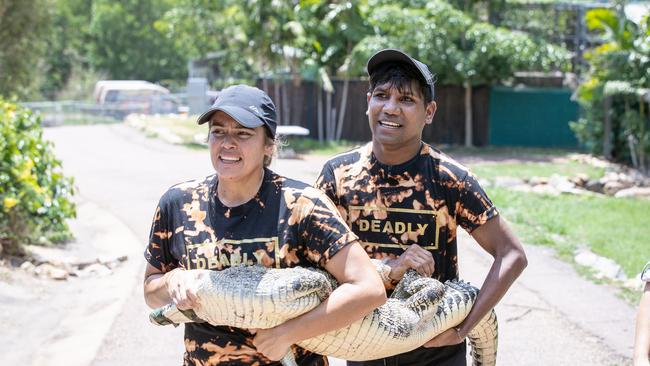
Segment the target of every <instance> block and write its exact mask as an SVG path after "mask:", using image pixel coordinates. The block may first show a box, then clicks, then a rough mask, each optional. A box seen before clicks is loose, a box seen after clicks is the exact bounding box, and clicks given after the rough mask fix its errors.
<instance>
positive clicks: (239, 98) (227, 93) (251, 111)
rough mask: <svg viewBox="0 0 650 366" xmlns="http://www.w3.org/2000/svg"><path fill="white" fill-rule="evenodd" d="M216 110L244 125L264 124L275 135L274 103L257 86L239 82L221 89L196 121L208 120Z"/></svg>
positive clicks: (252, 126)
mask: <svg viewBox="0 0 650 366" xmlns="http://www.w3.org/2000/svg"><path fill="white" fill-rule="evenodd" d="M216 111H222V112H224V113H226V114H228V115H229V116H230V117H232V118H234V119H235V121H237V122H239V124H240V125H242V126H244V127H248V128H255V127H259V126H266V128H268V129H269V132H271V135H272V136H273V137H275V130H276V128H277V126H278V122H277V121H276V118H277V117H276V116H277V114H276V113H275V104H273V101H272V100H271V98H270V97H269V96H268V95H267V94H266V93H265V92H264V91H262V90H260V89H258V88H255V87H252V86H248V85H243V84H240V85H233V86H229V87H227V88H225V89H223V90H221V91H220V92H219V96H218V97H217V100H215V101H214V104H212V107H210V109H208V110H207V111H205V112H203V114H202V115H201V116H199V119H198V120H197V123H198V124H203V123H205V122H208V121H209V120H210V118H212V114H214V112H216Z"/></svg>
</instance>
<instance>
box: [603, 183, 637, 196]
mask: <svg viewBox="0 0 650 366" xmlns="http://www.w3.org/2000/svg"><path fill="white" fill-rule="evenodd" d="M632 185H633V184H632V183H631V182H625V181H616V180H615V181H608V182H607V183H605V185H604V186H603V193H605V194H606V195H608V196H613V195H615V194H616V192H618V191H620V190H623V189H626V188H630V187H632Z"/></svg>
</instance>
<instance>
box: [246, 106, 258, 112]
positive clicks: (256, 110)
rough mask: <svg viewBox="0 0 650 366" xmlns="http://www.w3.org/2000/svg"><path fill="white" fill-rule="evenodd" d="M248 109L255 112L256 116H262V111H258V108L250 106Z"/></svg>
mask: <svg viewBox="0 0 650 366" xmlns="http://www.w3.org/2000/svg"><path fill="white" fill-rule="evenodd" d="M248 109H250V110H252V111H253V112H255V113H256V114H260V110H259V109H257V107H256V106H254V105H249V106H248Z"/></svg>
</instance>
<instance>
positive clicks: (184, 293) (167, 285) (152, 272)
mask: <svg viewBox="0 0 650 366" xmlns="http://www.w3.org/2000/svg"><path fill="white" fill-rule="evenodd" d="M200 274H201V272H200V271H193V270H184V269H182V268H175V269H173V270H171V271H169V272H162V271H161V270H159V269H158V268H156V267H154V266H152V265H151V264H150V263H147V269H146V270H145V273H144V301H145V302H146V303H147V305H149V307H151V308H157V307H161V306H164V305H167V304H169V303H170V302H173V303H174V304H176V307H177V308H179V309H181V310H187V309H191V308H193V307H195V306H196V305H198V303H199V302H198V301H199V299H198V297H197V296H196V289H195V284H196V283H197V282H198V281H197V280H198V279H199V278H198V276H200Z"/></svg>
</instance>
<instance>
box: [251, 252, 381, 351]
mask: <svg viewBox="0 0 650 366" xmlns="http://www.w3.org/2000/svg"><path fill="white" fill-rule="evenodd" d="M325 269H326V270H327V271H328V272H329V273H331V274H332V276H334V278H336V280H337V281H338V282H339V283H340V285H339V287H338V288H336V289H335V290H334V291H333V292H332V293H331V294H330V296H329V297H328V298H327V299H326V300H325V301H323V302H322V303H321V304H320V305H319V306H317V307H316V308H314V309H313V310H311V311H310V312H308V313H305V314H303V315H301V316H299V317H297V318H294V319H291V320H289V321H287V322H285V323H283V324H281V325H279V326H277V327H274V328H270V329H259V330H256V335H255V339H254V340H253V344H254V345H255V347H257V350H258V352H260V353H262V354H264V355H265V356H266V357H267V358H269V359H271V360H279V359H281V358H282V357H284V355H286V354H287V352H288V350H289V347H290V346H291V345H292V344H295V343H298V342H300V341H302V340H305V339H309V338H313V337H315V336H317V335H319V334H323V333H326V332H329V331H332V330H336V329H339V328H342V327H344V326H346V325H349V324H351V323H353V322H355V321H357V320H359V319H361V318H363V317H364V316H365V315H367V314H368V313H370V312H371V311H372V310H374V309H375V308H377V307H379V306H381V305H382V304H383V303H384V302H386V291H385V290H384V285H383V283H382V281H381V279H380V278H379V275H378V274H377V270H376V269H375V266H374V265H373V264H372V263H371V262H370V259H369V258H368V254H366V252H365V251H364V250H363V248H362V247H361V245H359V244H358V243H357V242H354V243H352V244H349V245H347V246H345V247H343V248H342V249H341V250H340V251H339V252H338V253H337V254H336V255H334V256H333V257H332V258H331V259H330V260H329V261H328V262H327V264H326V265H325Z"/></svg>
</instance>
